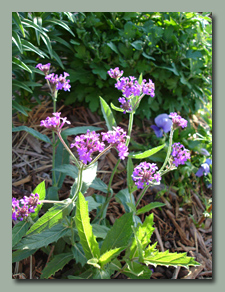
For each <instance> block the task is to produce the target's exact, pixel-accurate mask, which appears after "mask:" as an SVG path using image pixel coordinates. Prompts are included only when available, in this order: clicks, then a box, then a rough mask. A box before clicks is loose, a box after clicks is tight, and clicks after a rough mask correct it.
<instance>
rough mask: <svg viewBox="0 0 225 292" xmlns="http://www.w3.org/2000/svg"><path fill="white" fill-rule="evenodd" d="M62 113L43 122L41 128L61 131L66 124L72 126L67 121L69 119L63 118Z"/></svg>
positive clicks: (55, 114)
mask: <svg viewBox="0 0 225 292" xmlns="http://www.w3.org/2000/svg"><path fill="white" fill-rule="evenodd" d="M60 115H61V113H53V116H54V117H52V118H50V117H47V118H46V119H45V120H42V121H41V123H40V126H43V127H46V128H47V129H54V128H55V129H61V128H62V127H63V126H64V124H65V123H67V124H71V123H70V122H69V121H67V118H66V117H65V118H61V117H60Z"/></svg>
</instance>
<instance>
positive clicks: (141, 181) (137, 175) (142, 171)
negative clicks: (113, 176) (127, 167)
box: [131, 162, 161, 189]
mask: <svg viewBox="0 0 225 292" xmlns="http://www.w3.org/2000/svg"><path fill="white" fill-rule="evenodd" d="M157 170H158V167H157V166H156V164H155V163H147V162H141V163H140V164H139V165H138V166H136V167H135V168H134V171H133V174H132V176H131V177H132V179H133V181H134V182H135V185H136V186H137V187H138V188H139V189H143V188H144V186H145V185H150V184H156V183H159V182H160V181H161V175H160V174H159V173H158V172H156V171H157Z"/></svg>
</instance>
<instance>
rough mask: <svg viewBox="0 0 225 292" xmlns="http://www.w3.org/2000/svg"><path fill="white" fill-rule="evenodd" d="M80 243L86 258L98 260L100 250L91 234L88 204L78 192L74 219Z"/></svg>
mask: <svg viewBox="0 0 225 292" xmlns="http://www.w3.org/2000/svg"><path fill="white" fill-rule="evenodd" d="M74 219H75V223H76V227H77V230H78V235H79V237H80V243H81V245H82V247H83V249H84V253H85V256H86V258H87V259H88V260H89V259H92V258H99V256H100V250H99V246H98V243H97V241H96V237H95V236H94V234H93V232H92V226H91V224H90V218H89V214H88V202H87V201H86V200H85V198H84V196H83V194H82V193H81V192H79V194H78V199H77V203H76V215H75V217H74Z"/></svg>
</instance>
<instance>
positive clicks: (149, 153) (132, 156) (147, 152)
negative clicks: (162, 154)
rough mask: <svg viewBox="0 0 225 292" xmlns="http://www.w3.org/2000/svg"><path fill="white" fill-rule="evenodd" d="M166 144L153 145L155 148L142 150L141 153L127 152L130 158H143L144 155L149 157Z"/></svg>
mask: <svg viewBox="0 0 225 292" xmlns="http://www.w3.org/2000/svg"><path fill="white" fill-rule="evenodd" d="M165 145H166V144H163V145H161V146H158V147H155V148H152V149H150V150H147V151H144V152H142V153H137V154H135V153H130V154H129V157H131V158H135V159H144V158H146V157H149V156H151V155H153V154H155V153H157V152H158V151H160V150H161V149H163V148H164V147H165Z"/></svg>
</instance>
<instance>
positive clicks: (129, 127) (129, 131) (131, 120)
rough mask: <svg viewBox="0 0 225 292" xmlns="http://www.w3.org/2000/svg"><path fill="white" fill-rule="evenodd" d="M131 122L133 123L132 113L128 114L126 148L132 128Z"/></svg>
mask: <svg viewBox="0 0 225 292" xmlns="http://www.w3.org/2000/svg"><path fill="white" fill-rule="evenodd" d="M133 121H134V113H133V112H132V113H130V116H129V125H128V137H127V141H126V146H127V147H128V145H129V143H130V136H131V131H132V127H133Z"/></svg>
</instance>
